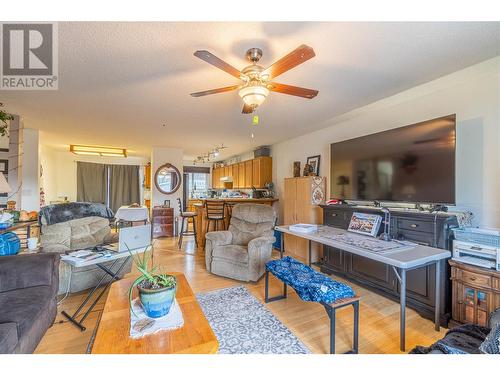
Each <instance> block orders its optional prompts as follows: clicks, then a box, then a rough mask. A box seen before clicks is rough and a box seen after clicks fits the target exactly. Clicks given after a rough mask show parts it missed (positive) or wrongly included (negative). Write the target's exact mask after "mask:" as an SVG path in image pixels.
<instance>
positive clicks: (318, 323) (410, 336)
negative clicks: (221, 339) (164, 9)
mask: <svg viewBox="0 0 500 375" xmlns="http://www.w3.org/2000/svg"><path fill="white" fill-rule="evenodd" d="M193 245H194V243H193V242H192V241H190V240H185V242H184V245H183V250H182V251H180V250H178V249H177V242H176V240H175V239H161V240H156V241H155V243H154V262H155V264H157V265H160V266H161V267H162V268H163V269H164V270H165V271H167V272H168V271H178V272H183V273H184V274H185V275H186V278H187V279H188V281H189V283H190V285H191V287H192V289H193V291H194V292H195V293H198V292H206V291H211V290H215V289H220V288H226V287H230V286H235V285H240V284H242V282H239V281H235V280H231V279H227V278H224V277H220V276H215V275H212V274H210V273H208V272H207V271H206V269H205V259H204V257H203V254H202V253H201V254H199V253H197V252H196V251H195V250H194V246H193ZM132 273H134V272H132ZM271 279H273V278H272V277H271ZM338 280H340V281H344V282H346V283H347V284H349V285H351V286H352V287H353V288H354V290H355V291H356V294H358V295H360V296H361V304H360V328H359V351H360V353H366V354H370V353H401V352H400V351H399V304H398V303H396V302H393V301H391V300H389V299H387V298H385V297H382V296H380V295H378V294H375V293H373V292H371V291H369V290H366V289H364V288H361V287H359V286H357V285H355V284H352V283H349V282H347V281H345V280H342V279H340V278H338ZM243 284H245V283H243ZM282 285H283V284H280V283H278V282H277V281H276V280H274V279H273V280H272V281H271V295H273V293H276V294H278V293H279V292H280V291H281V288H282ZM245 286H246V287H247V288H248V290H249V291H250V292H251V293H252V294H253V295H255V296H256V297H257V298H258V299H259V300H260V301H262V302H263V300H264V278H262V279H261V280H260V281H259V282H258V283H246V284H245ZM85 295H86V294H85V293H79V294H74V295H71V296H69V297H68V298H67V299H66V300H65V301H63V302H62V303H61V304H60V306H59V309H58V315H57V318H56V322H55V323H54V325H53V326H52V327H51V328H50V329H49V330H48V331H47V333H46V334H45V336H44V338H43V339H42V341H41V342H40V344H39V345H38V348H37V350H36V353H85V352H86V350H87V346H88V343H89V341H90V338H91V336H92V332H93V330H94V327H95V325H96V323H97V320H98V319H99V316H100V313H101V311H102V308H103V306H104V301H105V298H103V299H102V300H101V301H100V302H99V303H98V304H97V305H96V307H95V308H94V311H93V312H92V313H91V314H90V315H89V316H88V318H87V320H86V321H85V323H84V324H85V326H86V327H87V330H86V331H84V332H81V331H80V330H79V329H77V328H76V327H75V326H73V325H71V323H69V322H67V321H66V320H63V317H62V315H61V311H62V310H67V311H68V312H70V313H72V312H73V311H75V309H76V307H77V306H78V305H79V303H80V302H81V301H82V300H83V298H84V297H85ZM266 306H267V308H269V309H270V310H271V311H272V312H273V313H274V314H275V315H276V316H277V317H278V318H279V319H280V320H281V321H282V322H283V323H284V324H285V325H286V326H287V327H288V328H289V329H290V330H291V331H292V332H293V333H294V334H295V335H296V336H297V337H299V338H300V340H302V342H303V343H304V344H305V345H307V347H309V349H310V350H311V351H312V352H313V353H327V352H328V351H329V319H328V317H327V315H326V313H325V310H324V308H323V307H322V306H321V305H320V304H318V303H311V302H303V301H301V300H300V299H299V298H298V296H297V295H296V294H295V292H294V291H293V290H291V288H289V298H288V299H286V300H281V301H276V302H272V303H270V304H268V305H266ZM352 319H353V314H352V308H350V307H348V308H345V309H342V310H340V311H339V312H338V313H337V337H336V345H337V348H336V349H337V352H345V351H347V350H349V349H350V347H351V343H352ZM444 333H445V330H444V329H441V332H436V331H434V323H433V322H432V321H430V320H427V319H423V318H422V317H420V316H419V315H418V314H417V313H416V312H414V311H413V310H411V309H407V318H406V348H407V350H410V349H411V348H413V347H414V346H415V345H425V346H427V345H430V344H432V343H433V342H434V341H436V340H437V339H440V338H442V337H443V335H444Z"/></svg>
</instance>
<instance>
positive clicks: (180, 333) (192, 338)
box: [92, 272, 219, 354]
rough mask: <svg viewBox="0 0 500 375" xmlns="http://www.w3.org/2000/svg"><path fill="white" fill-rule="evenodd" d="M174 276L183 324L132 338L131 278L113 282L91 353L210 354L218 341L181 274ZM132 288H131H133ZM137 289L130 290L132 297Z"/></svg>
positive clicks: (174, 273) (217, 346)
mask: <svg viewBox="0 0 500 375" xmlns="http://www.w3.org/2000/svg"><path fill="white" fill-rule="evenodd" d="M171 274H172V275H175V276H176V277H177V295H176V298H177V302H178V303H179V306H180V308H181V311H182V315H183V316H184V325H183V326H182V327H181V328H178V329H174V330H164V331H159V332H157V333H154V334H151V335H147V336H144V337H142V338H140V339H133V338H131V337H130V336H129V333H130V307H129V300H128V290H129V287H130V285H131V284H132V282H133V280H134V279H133V278H127V279H123V280H120V281H117V282H115V283H114V284H113V285H112V286H111V289H110V291H109V294H108V298H107V300H106V304H105V306H104V310H103V313H102V316H101V321H100V323H99V326H98V328H97V333H96V335H95V339H94V344H93V346H92V354H128V353H130V354H182V353H185V354H204V353H205V354H213V353H216V352H217V349H218V348H219V343H218V341H217V338H216V337H215V334H214V332H213V331H212V328H211V327H210V325H209V324H208V321H207V318H206V317H205V315H203V311H202V310H201V307H200V305H199V304H198V301H197V300H196V297H195V296H194V293H193V291H192V289H191V287H190V286H189V283H188V282H187V280H186V277H185V276H184V274H182V273H177V272H172V273H171ZM134 289H135V288H134ZM136 295H137V290H134V298H135V297H136Z"/></svg>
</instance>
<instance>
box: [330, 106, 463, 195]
mask: <svg viewBox="0 0 500 375" xmlns="http://www.w3.org/2000/svg"><path fill="white" fill-rule="evenodd" d="M455 123H456V116H455V115H449V116H445V117H440V118H437V119H433V120H429V121H424V122H421V123H418V124H413V125H408V126H403V127H400V128H396V129H392V130H387V131H384V132H381V133H376V134H371V135H367V136H364V137H359V138H354V139H349V140H347V141H342V142H336V143H332V145H331V153H330V155H331V173H330V176H331V183H330V193H331V197H332V198H342V199H346V200H356V201H375V200H377V201H391V202H412V203H442V204H455Z"/></svg>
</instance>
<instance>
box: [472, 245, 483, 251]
mask: <svg viewBox="0 0 500 375" xmlns="http://www.w3.org/2000/svg"><path fill="white" fill-rule="evenodd" d="M471 250H483V249H482V248H481V247H479V246H471Z"/></svg>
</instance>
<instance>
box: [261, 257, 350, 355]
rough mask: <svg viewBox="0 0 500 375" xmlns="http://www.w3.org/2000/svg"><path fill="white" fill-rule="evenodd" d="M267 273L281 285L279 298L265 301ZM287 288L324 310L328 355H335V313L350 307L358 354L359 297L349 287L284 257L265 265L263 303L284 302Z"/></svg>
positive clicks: (267, 292) (267, 296)
mask: <svg viewBox="0 0 500 375" xmlns="http://www.w3.org/2000/svg"><path fill="white" fill-rule="evenodd" d="M269 273H272V274H273V275H274V276H275V277H276V278H277V279H279V280H281V281H282V282H283V295H281V296H276V297H271V298H269ZM287 285H289V286H291V287H292V288H293V289H294V290H295V291H296V292H297V294H298V296H299V297H300V298H301V299H302V300H304V301H310V302H318V303H320V304H321V305H323V307H324V308H325V310H326V312H327V314H328V317H329V318H330V353H331V354H334V353H335V313H336V310H337V309H338V308H340V307H345V306H350V305H352V306H353V309H354V339H353V349H352V350H351V351H349V352H348V353H357V352H358V326H359V297H357V296H356V294H355V293H354V291H353V290H352V288H351V287H350V286H349V285H346V284H343V283H341V282H339V281H336V280H333V279H331V278H330V277H328V276H326V275H324V274H322V273H320V272H318V271H316V270H314V269H312V268H311V267H309V266H306V265H305V264H303V263H301V262H299V261H297V260H295V259H294V258H292V257H290V256H287V257H285V258H283V259H276V260H271V261H269V262H267V263H266V290H265V301H266V303H269V302H272V301H277V300H280V299H284V298H286V296H287Z"/></svg>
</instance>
